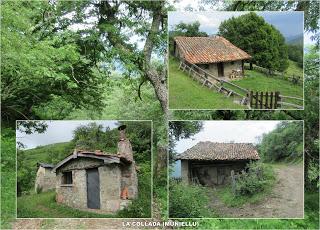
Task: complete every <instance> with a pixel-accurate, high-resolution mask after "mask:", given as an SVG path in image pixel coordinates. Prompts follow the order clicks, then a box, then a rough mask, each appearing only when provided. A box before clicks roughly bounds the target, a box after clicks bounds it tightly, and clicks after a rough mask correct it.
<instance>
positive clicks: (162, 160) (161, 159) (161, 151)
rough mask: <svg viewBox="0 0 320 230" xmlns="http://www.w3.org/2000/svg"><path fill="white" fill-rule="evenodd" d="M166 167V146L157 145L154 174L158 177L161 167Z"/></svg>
mask: <svg viewBox="0 0 320 230" xmlns="http://www.w3.org/2000/svg"><path fill="white" fill-rule="evenodd" d="M166 167H167V148H166V147H164V146H159V147H158V151H157V158H156V165H155V169H156V170H155V176H156V177H159V176H160V175H161V172H162V171H163V169H166Z"/></svg>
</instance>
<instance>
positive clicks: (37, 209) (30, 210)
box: [17, 191, 116, 218]
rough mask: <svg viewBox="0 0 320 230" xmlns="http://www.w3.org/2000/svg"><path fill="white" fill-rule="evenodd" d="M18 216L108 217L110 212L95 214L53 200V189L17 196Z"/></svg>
mask: <svg viewBox="0 0 320 230" xmlns="http://www.w3.org/2000/svg"><path fill="white" fill-rule="evenodd" d="M17 205H18V207H17V216H18V218H108V217H116V215H111V214H109V215H108V214H97V213H93V212H86V211H81V210H77V209H73V208H70V207H68V206H65V205H62V204H58V203H56V201H55V191H49V192H43V193H40V194H32V195H26V196H21V197H18V200H17Z"/></svg>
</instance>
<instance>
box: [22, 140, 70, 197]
mask: <svg viewBox="0 0 320 230" xmlns="http://www.w3.org/2000/svg"><path fill="white" fill-rule="evenodd" d="M73 148H74V145H73V144H72V143H71V142H65V143H56V144H51V145H46V146H38V147H36V148H34V149H28V150H18V151H17V195H18V196H20V195H23V194H24V195H25V194H29V193H30V192H31V191H34V181H35V178H36V173H37V170H38V166H37V163H39V162H45V163H48V164H56V163H58V162H59V161H61V160H62V159H64V158H65V157H66V156H68V155H70V153H71V152H72V149H73Z"/></svg>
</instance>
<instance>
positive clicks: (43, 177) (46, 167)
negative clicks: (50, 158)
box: [34, 163, 56, 193]
mask: <svg viewBox="0 0 320 230" xmlns="http://www.w3.org/2000/svg"><path fill="white" fill-rule="evenodd" d="M37 166H38V171H37V175H36V181H35V185H34V190H35V192H36V193H37V192H39V191H42V192H46V191H48V190H50V189H54V188H55V187H56V175H55V174H54V173H53V172H52V169H53V167H54V165H52V164H46V163H37Z"/></svg>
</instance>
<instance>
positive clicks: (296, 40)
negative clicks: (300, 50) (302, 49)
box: [285, 34, 303, 45]
mask: <svg viewBox="0 0 320 230" xmlns="http://www.w3.org/2000/svg"><path fill="white" fill-rule="evenodd" d="M285 39H286V42H287V43H288V44H291V45H303V34H298V35H294V36H289V37H286V38H285Z"/></svg>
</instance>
